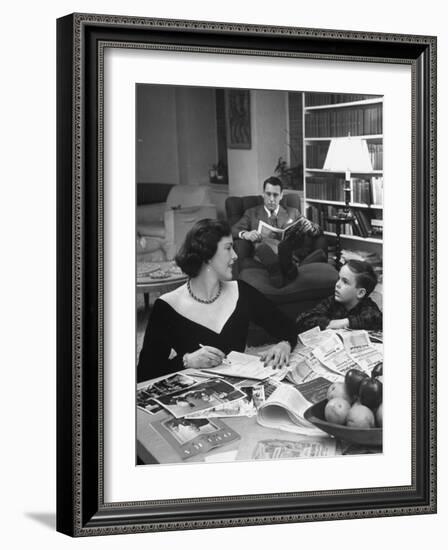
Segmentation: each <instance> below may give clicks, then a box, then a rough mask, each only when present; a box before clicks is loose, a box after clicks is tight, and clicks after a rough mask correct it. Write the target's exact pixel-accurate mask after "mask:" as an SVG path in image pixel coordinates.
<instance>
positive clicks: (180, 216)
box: [137, 184, 216, 261]
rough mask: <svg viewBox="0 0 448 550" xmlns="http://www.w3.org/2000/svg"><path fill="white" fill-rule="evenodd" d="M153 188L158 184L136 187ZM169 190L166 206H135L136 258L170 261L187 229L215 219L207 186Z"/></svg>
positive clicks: (185, 186)
mask: <svg viewBox="0 0 448 550" xmlns="http://www.w3.org/2000/svg"><path fill="white" fill-rule="evenodd" d="M139 185H144V186H153V185H157V184H139ZM166 187H169V191H168V194H167V195H166V200H165V202H158V203H151V204H139V205H137V257H138V258H139V259H144V260H149V261H162V260H172V259H173V258H174V256H175V254H176V252H177V250H178V249H179V247H180V245H181V244H182V242H183V240H184V238H185V235H186V234H187V232H188V231H189V229H190V228H191V227H192V226H193V225H194V224H195V223H196V222H197V221H198V220H200V219H203V218H212V219H215V218H216V206H215V205H214V204H212V202H211V199H210V193H209V188H208V186H207V185H174V186H166Z"/></svg>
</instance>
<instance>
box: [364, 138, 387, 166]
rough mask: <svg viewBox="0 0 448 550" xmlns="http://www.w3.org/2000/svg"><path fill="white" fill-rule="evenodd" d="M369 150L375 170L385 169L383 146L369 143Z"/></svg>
mask: <svg viewBox="0 0 448 550" xmlns="http://www.w3.org/2000/svg"><path fill="white" fill-rule="evenodd" d="M367 148H368V150H369V155H370V162H371V163H372V168H373V170H382V169H383V144H382V143H374V142H368V143H367Z"/></svg>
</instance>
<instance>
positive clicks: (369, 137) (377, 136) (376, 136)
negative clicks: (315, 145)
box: [303, 134, 383, 141]
mask: <svg viewBox="0 0 448 550" xmlns="http://www.w3.org/2000/svg"><path fill="white" fill-rule="evenodd" d="M347 137H349V136H338V137H304V138H303V139H304V140H305V141H331V140H332V139H346V138H347ZM350 137H353V138H360V139H367V140H369V141H373V140H376V139H377V140H381V139H383V134H368V135H365V136H356V135H353V136H350Z"/></svg>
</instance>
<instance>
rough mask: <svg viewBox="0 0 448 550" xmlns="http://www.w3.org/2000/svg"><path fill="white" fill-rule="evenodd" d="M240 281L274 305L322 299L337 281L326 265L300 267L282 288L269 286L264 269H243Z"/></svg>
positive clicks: (332, 271)
mask: <svg viewBox="0 0 448 550" xmlns="http://www.w3.org/2000/svg"><path fill="white" fill-rule="evenodd" d="M239 278H240V279H242V280H243V281H245V282H246V283H248V284H250V285H252V286H253V287H255V288H256V289H257V290H259V291H260V292H261V293H262V294H264V295H265V296H267V297H268V298H269V299H270V300H272V301H273V302H275V303H276V304H287V303H289V302H301V301H310V300H316V299H323V298H325V297H327V296H329V295H330V294H331V293H332V292H333V291H334V286H335V284H336V281H337V280H338V272H337V271H336V269H335V268H334V267H333V266H332V265H330V264H326V263H311V264H306V265H302V266H300V267H299V269H298V275H297V277H296V279H295V280H294V281H292V282H291V283H289V284H287V285H286V286H284V287H282V288H275V287H273V286H272V285H271V284H270V281H269V274H268V272H267V270H266V269H257V268H253V267H249V268H246V269H243V271H242V272H241V273H240V276H239Z"/></svg>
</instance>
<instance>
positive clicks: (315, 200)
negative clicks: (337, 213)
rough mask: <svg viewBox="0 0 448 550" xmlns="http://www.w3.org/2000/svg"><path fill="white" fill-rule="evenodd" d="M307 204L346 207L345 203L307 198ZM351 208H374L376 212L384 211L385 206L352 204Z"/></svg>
mask: <svg viewBox="0 0 448 550" xmlns="http://www.w3.org/2000/svg"><path fill="white" fill-rule="evenodd" d="M306 202H314V203H317V204H331V205H334V206H345V202H342V201H327V200H325V199H310V198H309V197H307V199H306ZM349 206H350V207H351V208H372V209H374V210H382V209H383V205H380V204H365V203H357V202H353V203H350V204H349Z"/></svg>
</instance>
